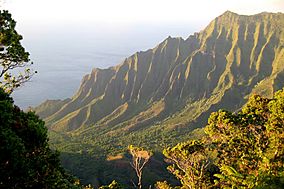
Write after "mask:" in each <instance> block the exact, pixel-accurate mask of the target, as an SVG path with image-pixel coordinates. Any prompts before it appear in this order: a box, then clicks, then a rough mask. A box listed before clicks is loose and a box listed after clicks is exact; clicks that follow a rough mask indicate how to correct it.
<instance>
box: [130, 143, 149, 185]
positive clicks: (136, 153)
mask: <svg viewBox="0 0 284 189" xmlns="http://www.w3.org/2000/svg"><path fill="white" fill-rule="evenodd" d="M128 150H129V152H130V154H131V155H132V162H131V163H130V165H131V166H132V167H133V169H134V170H135V172H136V175H137V177H138V183H137V188H139V189H141V188H142V173H143V168H144V167H145V165H146V163H147V162H148V161H149V159H150V157H151V156H152V153H151V152H149V151H146V150H144V149H143V148H139V147H135V146H132V145H130V146H128Z"/></svg>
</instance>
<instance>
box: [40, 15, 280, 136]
mask: <svg viewBox="0 0 284 189" xmlns="http://www.w3.org/2000/svg"><path fill="white" fill-rule="evenodd" d="M283 86H284V14H282V13H276V14H274V13H261V14H257V15H253V16H243V15H237V14H235V13H232V12H229V11H228V12H225V13H224V14H223V15H221V16H219V17H217V18H216V19H214V20H213V21H212V22H211V23H210V24H209V25H208V26H207V27H206V28H205V29H204V30H203V31H201V32H199V33H195V34H194V35H191V36H189V37H188V38H187V39H186V40H184V39H182V38H171V37H168V38H167V39H165V40H164V41H163V42H161V43H160V44H159V45H158V46H156V47H155V48H153V49H149V50H147V51H144V52H137V53H135V54H134V55H132V56H130V57H129V58H126V59H125V60H124V61H123V62H122V63H121V64H119V65H117V66H114V67H110V68H108V69H93V71H92V72H91V73H90V74H88V75H86V76H85V77H84V78H83V80H82V83H81V86H80V88H79V90H78V91H77V93H76V94H75V95H74V96H73V97H72V98H71V99H67V100H64V101H49V102H47V103H45V104H43V105H41V106H39V107H37V108H35V110H36V111H37V112H38V114H39V115H40V116H41V117H42V118H44V120H45V121H46V123H47V125H48V126H49V128H50V129H51V130H55V131H64V132H75V131H76V132H77V131H80V132H84V130H88V129H89V128H91V127H92V128H94V127H103V128H104V130H105V131H106V132H116V131H124V132H126V133H127V132H133V131H138V130H141V129H145V128H149V127H151V126H152V125H154V124H156V123H159V124H161V125H162V126H163V127H164V129H169V130H171V129H174V128H177V127H179V128H183V127H188V126H189V125H192V123H193V122H195V123H196V124H197V125H195V126H194V127H200V126H203V125H202V120H206V118H207V116H208V115H209V113H210V112H212V111H215V110H217V109H220V108H226V109H230V110H237V109H238V108H240V107H241V106H242V105H243V103H244V102H245V101H246V98H247V97H248V96H249V95H250V94H252V93H259V94H262V95H266V96H270V95H272V93H273V92H274V91H276V90H278V89H280V88H282V87H283ZM200 121H201V122H200Z"/></svg>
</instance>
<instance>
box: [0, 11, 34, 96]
mask: <svg viewBox="0 0 284 189" xmlns="http://www.w3.org/2000/svg"><path fill="white" fill-rule="evenodd" d="M15 27H16V22H15V21H14V20H13V19H12V16H11V14H10V13H9V12H8V11H5V10H3V11H2V10H0V87H1V88H3V89H4V90H5V91H6V92H8V93H11V92H12V91H13V90H14V89H16V88H18V87H20V86H21V85H22V84H23V83H25V82H27V81H29V80H30V79H31V77H32V76H33V74H34V73H36V72H33V71H32V70H31V69H30V65H31V64H33V63H32V62H30V59H29V53H28V52H26V51H25V49H24V47H23V46H22V45H21V42H20V41H21V40H22V39H23V38H22V36H21V35H19V34H18V33H17V31H16V30H15Z"/></svg>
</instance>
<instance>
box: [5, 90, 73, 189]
mask: <svg viewBox="0 0 284 189" xmlns="http://www.w3.org/2000/svg"><path fill="white" fill-rule="evenodd" d="M0 167H1V169H0V188H48V189H49V188H77V187H76V186H74V185H73V183H75V180H74V179H73V178H72V177H71V176H69V175H68V174H67V173H66V172H65V171H64V169H63V168H62V167H61V165H60V160H59V158H58V153H57V152H54V151H52V150H51V149H50V148H49V145H48V138H47V129H46V127H45V126H44V122H43V121H42V120H40V119H39V118H38V116H36V115H35V114H34V113H33V112H28V113H25V112H23V111H21V110H20V109H19V108H18V107H17V106H14V105H13V100H12V98H11V97H9V95H8V94H6V93H5V92H4V91H3V90H2V89H1V88H0Z"/></svg>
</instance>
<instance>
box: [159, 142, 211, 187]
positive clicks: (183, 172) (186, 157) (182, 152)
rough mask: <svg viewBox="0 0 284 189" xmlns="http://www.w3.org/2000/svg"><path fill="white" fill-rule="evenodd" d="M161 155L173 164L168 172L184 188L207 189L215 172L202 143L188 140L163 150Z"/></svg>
mask: <svg viewBox="0 0 284 189" xmlns="http://www.w3.org/2000/svg"><path fill="white" fill-rule="evenodd" d="M163 154H164V155H165V156H166V158H168V159H169V160H170V162H172V163H173V165H171V166H169V167H168V170H169V171H170V172H171V173H172V174H174V175H175V176H176V178H177V179H179V180H180V181H181V184H182V185H183V186H184V187H185V188H190V189H195V188H207V187H208V186H210V185H211V184H212V177H213V174H214V173H216V172H214V166H213V164H212V160H211V159H210V158H209V157H208V155H209V153H208V149H207V148H206V145H205V144H204V143H202V142H200V141H197V140H190V141H188V142H184V143H179V144H177V145H176V146H175V147H173V148H167V149H165V150H164V151H163Z"/></svg>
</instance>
